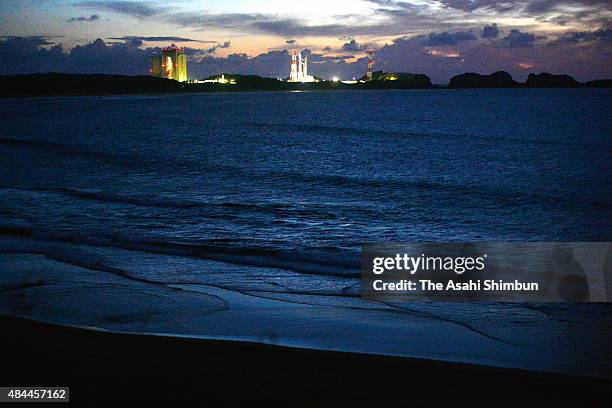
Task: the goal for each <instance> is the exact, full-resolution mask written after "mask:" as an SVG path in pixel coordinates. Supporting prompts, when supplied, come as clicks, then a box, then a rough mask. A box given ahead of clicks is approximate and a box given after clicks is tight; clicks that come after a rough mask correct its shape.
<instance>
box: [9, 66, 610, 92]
mask: <svg viewBox="0 0 612 408" xmlns="http://www.w3.org/2000/svg"><path fill="white" fill-rule="evenodd" d="M224 75H225V78H226V79H227V80H228V81H229V80H233V82H234V83H229V82H228V83H214V82H208V83H186V82H182V83H180V82H177V81H173V80H169V79H163V78H156V77H150V76H125V75H103V74H95V75H77V74H62V73H47V74H29V75H12V76H0V96H1V97H23V96H53V95H114V94H115V95H116V94H154V93H190V92H241V91H296V90H303V91H334V90H361V89H438V88H444V87H443V86H442V87H440V86H435V85H433V84H432V82H431V79H430V78H429V77H428V76H427V75H423V74H410V73H403V72H398V73H385V72H382V71H377V72H375V73H374V74H373V80H372V81H363V80H364V79H365V77H364V78H361V81H358V82H357V83H352V84H348V83H343V82H339V81H337V82H334V81H321V82H313V83H290V82H285V81H279V80H277V79H274V78H264V77H260V76H257V75H234V74H224ZM216 77H220V75H218V76H214V77H211V78H216ZM610 86H612V81H611V80H597V81H590V82H587V83H586V84H583V83H580V82H578V81H576V80H575V79H574V78H572V77H570V76H568V75H552V74H546V73H543V74H538V75H534V74H531V75H529V78H528V80H527V82H526V83H519V82H516V81H515V80H513V79H512V76H511V75H510V74H508V73H507V72H504V71H499V72H495V73H493V74H491V75H480V74H475V73H466V74H461V75H457V76H454V77H453V78H451V80H450V82H449V84H448V86H447V88H451V89H457V88H551V87H557V88H568V87H570V88H576V87H588V88H597V87H606V88H607V87H610Z"/></svg>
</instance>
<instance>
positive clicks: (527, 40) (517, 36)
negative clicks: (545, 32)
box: [501, 29, 541, 48]
mask: <svg viewBox="0 0 612 408" xmlns="http://www.w3.org/2000/svg"><path fill="white" fill-rule="evenodd" d="M539 38H541V37H538V36H536V35H535V34H531V33H524V32H521V31H520V30H516V29H513V30H510V34H508V35H507V36H506V37H504V38H502V40H501V44H502V46H504V47H506V48H517V47H531V46H533V44H534V43H535V42H536V41H537V40H538V39H539Z"/></svg>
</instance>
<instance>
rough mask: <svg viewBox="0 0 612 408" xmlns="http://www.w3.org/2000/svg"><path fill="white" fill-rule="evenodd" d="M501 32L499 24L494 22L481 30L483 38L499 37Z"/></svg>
mask: <svg viewBox="0 0 612 408" xmlns="http://www.w3.org/2000/svg"><path fill="white" fill-rule="evenodd" d="M500 33H501V31H500V30H499V27H498V26H497V24H495V23H493V24H491V25H486V26H484V27H483V28H482V31H481V32H480V36H481V37H482V38H497V37H499V34H500Z"/></svg>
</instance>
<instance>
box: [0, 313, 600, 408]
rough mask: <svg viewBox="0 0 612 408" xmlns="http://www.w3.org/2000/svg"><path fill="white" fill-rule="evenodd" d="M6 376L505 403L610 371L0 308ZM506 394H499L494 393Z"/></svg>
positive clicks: (263, 395)
mask: <svg viewBox="0 0 612 408" xmlns="http://www.w3.org/2000/svg"><path fill="white" fill-rule="evenodd" d="M0 327H2V330H3V333H9V332H10V333H11V335H10V336H8V338H7V340H8V342H7V345H8V346H9V347H10V350H11V353H10V354H8V355H6V356H5V358H3V374H2V377H3V380H5V381H6V377H7V375H6V374H7V373H9V372H10V373H11V374H10V379H11V382H12V384H18V383H20V381H25V382H27V383H29V384H33V383H41V384H43V383H44V384H47V385H49V384H54V385H58V386H59V385H67V384H69V385H70V387H71V389H70V398H71V402H72V403H75V404H79V403H83V402H84V401H87V405H88V406H93V405H105V404H108V403H111V402H112V403H117V402H118V401H125V402H140V403H147V402H153V401H155V402H157V403H181V402H188V401H198V400H200V401H206V403H223V404H226V405H228V404H234V403H254V401H256V400H257V401H261V402H263V403H268V404H274V405H283V404H287V403H288V401H291V406H312V405H310V404H313V403H318V404H322V403H337V404H338V403H339V404H341V405H342V406H346V405H350V404H360V405H361V404H364V403H371V404H376V405H377V406H391V405H394V406H397V405H398V404H399V405H410V406H435V405H438V404H440V403H444V402H452V403H453V404H454V406H468V405H472V404H474V405H480V404H484V403H487V402H488V401H490V400H491V399H496V401H497V402H496V404H497V405H501V406H505V405H511V404H516V403H520V404H521V405H525V406H530V405H534V404H536V403H540V402H546V403H563V404H578V405H584V404H593V403H599V402H601V400H602V398H604V397H605V396H606V395H607V393H608V391H609V387H610V381H604V380H593V379H586V378H582V377H575V376H563V375H553V374H545V373H541V372H540V373H538V372H530V371H524V370H511V369H500V368H493V367H485V366H478V365H471V364H458V363H444V362H440V361H434V360H428V359H410V358H394V357H384V356H372V355H368V354H359V353H341V352H330V351H315V350H308V349H302V348H289V347H281V346H273V345H263V344H259V343H253V342H241V341H216V340H202V339H193V338H185V337H178V336H147V335H138V334H118V333H110V332H106V331H100V330H87V329H79V328H74V327H67V326H58V325H50V324H44V323H38V322H34V321H31V320H27V319H18V318H7V317H1V318H0ZM500 396H503V398H500Z"/></svg>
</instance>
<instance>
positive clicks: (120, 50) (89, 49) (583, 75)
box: [0, 30, 612, 83]
mask: <svg viewBox="0 0 612 408" xmlns="http://www.w3.org/2000/svg"><path fill="white" fill-rule="evenodd" d="M516 31H517V32H518V33H517V32H514V33H513V32H512V31H510V34H509V35H508V36H505V37H501V38H496V39H488V40H486V41H482V40H469V41H468V40H465V41H458V42H457V43H456V44H455V45H441V46H439V47H438V46H432V45H430V36H429V34H424V35H417V36H412V37H398V38H396V39H395V40H393V41H392V42H390V43H388V44H386V45H384V46H383V47H381V48H379V49H378V50H377V51H376V53H375V55H374V61H375V64H374V69H376V70H385V71H387V72H412V73H423V74H426V75H428V76H430V77H431V78H432V81H433V82H434V83H446V82H447V81H448V80H449V79H450V77H452V76H453V75H457V74H459V73H463V72H479V73H491V72H494V71H498V70H505V71H508V72H510V73H511V74H512V75H513V76H515V78H516V79H518V80H524V79H525V77H526V75H527V74H528V73H529V70H530V69H532V70H533V71H535V72H543V71H546V72H552V73H567V74H570V75H573V76H576V77H577V78H578V79H580V80H590V79H595V78H606V77H608V78H610V77H612V66H610V64H609V61H608V60H609V55H610V54H611V53H612V38H611V36H612V32H611V30H594V31H576V32H571V33H566V34H563V35H559V36H558V37H557V38H554V39H551V40H549V41H547V42H545V41H539V40H538V38H539V37H538V36H537V35H535V34H533V33H525V32H520V31H518V30H516ZM434 34H436V35H435V36H434V37H435V38H439V34H440V33H434ZM508 37H510V38H511V40H509V39H508ZM117 38H124V40H123V41H122V42H115V43H106V42H105V41H104V40H101V39H97V40H95V41H93V42H90V43H88V44H84V45H80V46H76V47H74V48H73V49H71V50H64V49H63V48H62V46H61V45H59V44H54V43H53V42H52V41H50V40H49V38H45V37H41V36H36V37H5V38H0V58H1V59H2V61H4V63H3V64H1V65H0V74H18V73H32V72H51V71H53V72H68V73H108V74H124V75H146V73H147V72H148V68H149V57H150V56H151V55H152V54H153V52H159V51H160V48H158V47H145V46H144V44H143V41H142V40H141V39H140V37H135V38H131V39H129V40H128V39H127V38H129V37H117ZM443 38H446V36H443ZM460 38H463V37H462V36H460ZM466 38H467V37H466ZM518 38H520V39H521V40H517V39H518ZM525 39H526V40H525ZM508 41H511V43H512V45H517V44H523V45H524V44H530V46H515V47H513V48H509V47H508V44H507V43H508ZM193 44H194V45H195V44H197V43H193ZM230 46H231V44H230V43H229V41H226V42H221V43H217V44H215V45H214V46H213V47H211V48H212V49H211V48H209V49H202V48H196V47H187V48H186V49H185V52H186V53H187V54H188V56H189V57H188V61H189V65H188V72H189V76H190V78H204V77H207V76H210V75H213V74H219V73H223V72H225V73H237V74H255V75H262V76H268V77H278V78H284V77H287V76H288V73H289V67H290V63H291V56H290V53H289V51H288V50H272V51H269V52H266V53H262V54H260V55H257V56H253V57H250V56H248V55H246V54H236V53H234V54H230V55H228V56H215V54H214V52H215V51H216V50H218V49H219V48H228V47H230ZM329 51H331V49H329V50H328V51H325V52H329ZM302 55H303V56H308V58H309V61H312V62H313V64H312V66H311V69H310V71H311V73H312V74H313V75H316V76H319V77H323V78H331V77H333V76H338V77H340V78H352V77H356V78H359V77H361V76H362V75H363V74H364V73H365V71H366V68H367V57H355V54H353V53H346V54H342V55H337V56H334V55H326V54H324V53H312V52H311V51H310V50H302ZM529 67H531V68H529Z"/></svg>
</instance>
